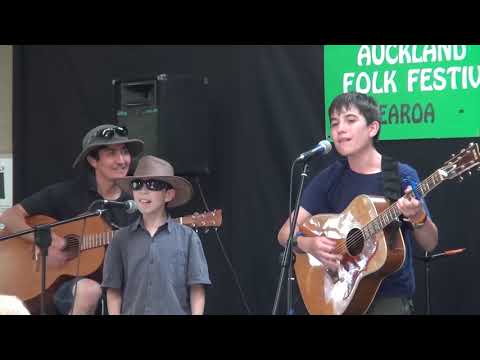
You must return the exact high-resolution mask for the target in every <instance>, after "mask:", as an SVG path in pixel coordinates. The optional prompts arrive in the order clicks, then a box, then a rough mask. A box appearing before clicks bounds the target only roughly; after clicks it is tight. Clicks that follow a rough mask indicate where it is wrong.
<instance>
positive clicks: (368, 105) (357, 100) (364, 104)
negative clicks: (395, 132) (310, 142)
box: [328, 92, 382, 142]
mask: <svg viewBox="0 0 480 360" xmlns="http://www.w3.org/2000/svg"><path fill="white" fill-rule="evenodd" d="M352 106H355V107H356V108H357V109H358V111H359V112H360V114H362V115H363V116H364V117H365V119H366V120H367V124H368V125H370V124H371V123H372V122H374V121H378V124H379V128H378V132H377V135H375V136H374V138H373V141H374V142H377V141H378V137H379V135H380V130H381V125H382V116H381V115H380V108H379V106H378V104H377V102H376V101H375V99H374V98H372V97H371V96H368V95H366V94H362V93H358V92H348V93H344V94H340V95H338V96H337V97H336V98H335V99H333V101H332V103H331V104H330V107H329V109H328V114H329V116H330V121H331V119H332V115H333V114H334V113H339V112H341V111H342V110H347V109H350V108H351V107H352Z"/></svg>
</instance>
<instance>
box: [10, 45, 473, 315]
mask: <svg viewBox="0 0 480 360" xmlns="http://www.w3.org/2000/svg"><path fill="white" fill-rule="evenodd" d="M152 73H158V74H161V73H166V74H194V75H203V76H208V78H209V105H210V116H211V120H212V124H213V125H212V132H213V135H214V137H213V141H212V143H211V147H212V148H211V149H212V153H213V169H214V170H213V173H212V174H211V175H210V176H205V177H201V178H199V183H200V185H201V187H202V189H203V191H204V194H205V197H206V200H207V202H208V206H209V207H210V208H211V209H215V208H217V209H222V210H223V225H222V227H221V228H220V229H219V232H218V234H219V235H220V239H221V244H219V243H218V241H217V238H216V236H215V234H214V232H213V231H210V232H209V233H207V234H203V233H200V237H201V239H202V243H203V245H204V249H205V253H206V257H207V260H208V264H209V269H210V276H211V279H212V283H213V286H211V287H210V288H209V289H208V290H207V303H206V313H207V314H247V313H248V312H247V309H246V306H245V304H244V301H243V300H242V296H241V294H240V291H239V288H238V286H237V284H236V281H235V277H234V275H233V273H232V271H231V269H230V267H229V266H228V262H227V260H226V258H225V254H226V255H227V256H228V259H229V260H230V261H231V263H232V266H233V269H234V271H235V272H236V273H237V274H238V279H239V283H240V285H241V287H242V289H243V291H244V293H245V299H246V301H247V303H248V305H249V307H250V310H251V313H252V314H269V313H271V310H272V306H273V302H274V296H275V290H276V286H277V281H278V276H279V273H280V264H279V255H280V252H281V247H280V246H279V245H278V243H277V240H276V234H277V232H278V230H279V228H280V226H281V225H282V223H283V222H284V220H285V219H286V217H287V215H288V190H289V176H290V166H291V163H292V161H293V159H294V158H295V157H296V156H298V154H299V153H301V152H303V151H305V150H307V149H309V148H311V147H313V146H314V145H315V144H316V143H317V142H318V141H319V140H321V139H324V138H325V126H324V105H323V102H324V95H323V49H322V46H319V45H295V46H294V45H290V46H267V45H257V46H253V45H252V46H247V45H233V46H227V45H225V46H221V45H217V46H206V45H195V46H187V45H168V46H167V45H128V46H120V45H105V46H103V45H92V46H87V45H57V46H41V45H36V46H15V47H14V89H13V91H14V115H13V116H14V130H13V132H14V200H15V201H16V202H18V201H20V200H21V199H22V198H23V197H25V196H27V195H29V194H31V193H33V192H35V191H37V190H39V189H41V188H42V187H44V186H46V185H48V184H50V183H53V182H56V181H60V180H63V179H66V178H69V177H70V176H72V175H73V174H74V172H73V171H72V169H71V165H72V162H73V159H74V158H75V156H76V155H77V154H78V153H79V151H80V149H81V140H82V137H83V135H84V134H85V132H86V131H87V130H88V129H90V128H92V127H94V126H96V125H98V124H101V123H108V122H111V121H112V106H113V104H112V79H118V78H120V79H129V78H135V77H137V76H138V75H143V74H152ZM185 131H188V129H185ZM469 140H471V139H447V140H424V141H401V142H396V141H388V142H383V143H381V145H380V150H382V151H385V152H386V153H388V154H389V155H391V156H393V157H395V158H397V159H399V160H401V161H403V162H407V163H409V164H411V165H412V166H414V167H415V168H417V170H418V172H419V175H420V177H421V178H422V179H423V178H425V177H426V176H428V175H430V174H431V173H432V172H433V171H434V170H436V169H437V168H438V167H440V166H441V164H442V163H443V161H445V160H447V158H448V156H449V154H450V153H455V152H458V150H459V149H460V148H461V147H462V146H463V145H465V144H467V143H468V142H469ZM178 146H180V147H184V148H185V149H188V147H189V144H186V143H183V142H182V138H181V137H179V138H178ZM335 156H336V155H335V154H334V152H332V153H331V154H329V155H328V156H325V157H324V158H317V159H315V160H313V161H312V162H311V167H310V173H309V174H310V177H309V179H311V178H312V177H313V175H314V174H315V173H316V172H317V171H319V170H321V169H322V168H324V167H326V166H327V165H328V164H329V163H331V162H332V161H333V160H334V159H335ZM173 165H175V164H173ZM298 170H299V169H297V172H296V175H295V182H294V185H295V186H294V188H295V189H296V188H297V185H298V177H299V176H298V172H299V171H298ZM190 180H191V181H192V182H194V185H195V190H196V196H195V199H194V200H193V201H192V203H191V204H189V205H187V206H185V207H183V208H181V209H178V210H176V211H175V212H174V213H173V215H174V216H181V215H184V214H189V213H191V212H194V211H203V210H204V206H203V204H202V201H201V197H200V195H199V191H198V190H199V188H198V186H197V185H196V182H195V179H190ZM478 181H479V178H478V177H476V178H468V179H466V180H465V181H464V183H462V184H458V183H456V182H451V183H448V184H442V185H441V187H440V188H439V189H435V190H434V191H433V192H432V193H431V195H429V198H428V200H429V204H430V209H431V213H432V214H433V216H434V219H435V221H436V222H437V224H438V226H439V229H440V246H439V248H438V250H439V251H440V250H447V249H451V248H460V247H466V248H467V252H466V253H465V254H463V255H461V256H457V257H451V258H444V259H441V260H438V261H436V262H433V263H432V264H431V275H430V276H431V298H432V299H431V302H432V312H433V313H437V314H444V313H447V314H468V313H478V312H479V311H478V310H479V305H478V304H480V293H479V291H478V287H477V285H476V274H477V272H478V270H477V268H476V266H475V265H476V264H477V263H478V260H479V255H478V250H479V246H478V242H479V238H478V235H477V233H478V232H477V231H476V229H475V227H474V224H475V223H476V222H477V221H478V211H477V209H476V208H475V205H476V202H478V200H479V187H478ZM221 245H222V246H221ZM223 249H224V250H225V254H224V253H223ZM417 254H418V255H421V253H420V252H419V251H417ZM415 267H416V274H417V287H418V290H417V295H416V297H415V304H416V312H417V313H420V314H421V313H423V312H424V311H425V290H424V284H425V278H424V272H423V264H422V263H420V262H416V263H415ZM283 300H284V296H282V304H281V305H282V306H281V307H280V313H282V312H283V311H284V306H283V305H284V301H283Z"/></svg>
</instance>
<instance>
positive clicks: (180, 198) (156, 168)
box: [115, 155, 193, 208]
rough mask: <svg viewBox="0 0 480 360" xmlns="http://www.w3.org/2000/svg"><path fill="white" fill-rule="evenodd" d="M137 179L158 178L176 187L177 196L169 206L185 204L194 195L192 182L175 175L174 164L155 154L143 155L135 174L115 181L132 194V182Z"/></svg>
mask: <svg viewBox="0 0 480 360" xmlns="http://www.w3.org/2000/svg"><path fill="white" fill-rule="evenodd" d="M135 179H142V180H147V179H156V180H162V181H164V182H166V183H169V184H170V185H171V186H172V188H174V189H175V198H174V199H173V200H172V201H170V202H169V203H168V204H167V207H169V208H173V207H177V206H181V205H184V204H186V203H187V202H189V201H190V200H191V199H192V197H193V187H192V184H191V183H190V182H189V181H188V180H186V179H184V178H183V177H180V176H175V175H174V169H173V166H172V165H170V163H169V162H167V161H165V160H162V159H159V158H157V157H155V156H151V155H147V156H143V157H142V158H141V159H140V160H139V162H138V165H137V168H136V170H135V173H134V174H133V176H125V177H122V178H118V179H116V180H115V181H116V183H117V185H118V186H119V187H120V188H121V189H122V190H123V191H125V192H128V193H130V194H131V193H132V186H131V182H132V180H135Z"/></svg>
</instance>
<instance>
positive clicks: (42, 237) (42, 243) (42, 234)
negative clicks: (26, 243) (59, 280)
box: [0, 209, 105, 315]
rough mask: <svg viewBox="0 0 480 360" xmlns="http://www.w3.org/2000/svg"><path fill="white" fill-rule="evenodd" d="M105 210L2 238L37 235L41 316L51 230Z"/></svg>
mask: <svg viewBox="0 0 480 360" xmlns="http://www.w3.org/2000/svg"><path fill="white" fill-rule="evenodd" d="M104 211H105V210H103V209H99V210H97V211H95V212H89V213H85V214H83V215H79V216H76V217H74V218H71V219H67V220H63V221H58V222H55V223H52V224H42V225H37V226H34V227H33V228H32V229H29V230H24V231H19V232H17V233H14V234H11V235H8V236H4V237H0V241H3V240H9V239H12V238H15V237H21V236H23V235H28V234H31V233H35V234H34V237H35V245H37V246H38V247H39V249H40V253H41V257H42V259H41V263H42V270H41V272H42V276H41V289H42V291H41V293H40V314H41V315H45V280H46V270H47V256H48V248H49V247H50V245H51V243H52V236H51V229H52V228H53V227H56V226H59V225H64V224H68V223H71V222H75V221H78V220H82V219H86V218H90V217H93V216H100V215H102V213H103V212H104Z"/></svg>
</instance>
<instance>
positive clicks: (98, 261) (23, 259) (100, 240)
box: [0, 209, 222, 314]
mask: <svg viewBox="0 0 480 360" xmlns="http://www.w3.org/2000/svg"><path fill="white" fill-rule="evenodd" d="M174 220H175V221H177V222H178V223H181V224H184V225H186V226H190V227H192V228H194V229H196V230H200V229H208V228H217V227H220V226H221V224H222V210H221V209H216V210H213V211H209V212H205V213H203V214H200V213H194V214H192V215H188V216H183V217H181V218H177V219H174ZM26 221H27V224H28V225H30V226H32V227H33V226H38V225H42V224H51V223H54V222H56V220H55V219H52V218H51V217H48V216H44V215H35V216H30V217H28V218H27V219H26ZM52 231H53V232H54V233H55V234H56V235H58V236H59V237H62V238H64V239H65V240H66V244H67V248H68V249H69V251H68V252H67V251H64V252H62V255H63V254H65V258H66V259H67V258H68V259H67V260H66V261H65V262H63V263H61V264H60V263H58V262H57V264H55V263H54V262H53V261H49V260H52V259H51V258H50V259H49V257H48V256H47V271H46V279H45V299H44V300H45V312H46V313H47V314H55V313H56V308H55V304H54V301H53V298H54V295H55V292H56V291H57V290H58V288H59V287H60V286H61V285H62V284H63V283H64V282H65V281H66V280H69V279H72V278H73V277H76V276H88V278H90V279H92V280H95V281H96V282H98V283H101V282H102V277H103V266H102V265H103V259H104V256H105V250H106V246H107V245H108V244H109V243H110V241H111V239H112V238H113V235H114V232H113V231H112V230H111V228H110V226H109V225H107V224H106V223H105V222H104V221H103V219H102V218H101V217H100V216H97V217H90V218H87V219H85V220H77V221H74V222H71V223H68V224H64V225H59V226H56V227H55V228H53V229H52ZM6 235H9V234H8V232H7V231H6V230H5V231H0V237H2V236H6ZM49 251H50V252H51V251H52V248H50V249H49ZM41 270H42V268H41V257H40V256H39V257H38V259H36V258H35V249H34V246H33V244H32V242H30V241H29V240H26V239H23V238H20V237H16V238H12V239H9V240H4V241H0V294H6V295H15V296H17V297H18V298H20V299H21V300H23V301H24V302H25V305H26V306H27V308H28V310H29V311H30V312H31V313H32V314H39V313H40V295H41V277H42V271H41Z"/></svg>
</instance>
